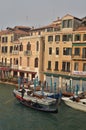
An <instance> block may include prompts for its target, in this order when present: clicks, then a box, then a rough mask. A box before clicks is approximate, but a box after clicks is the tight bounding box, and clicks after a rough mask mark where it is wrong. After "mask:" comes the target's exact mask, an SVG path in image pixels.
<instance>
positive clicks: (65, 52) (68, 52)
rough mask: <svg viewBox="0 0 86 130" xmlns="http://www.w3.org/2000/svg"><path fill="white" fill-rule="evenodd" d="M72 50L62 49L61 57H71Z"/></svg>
mask: <svg viewBox="0 0 86 130" xmlns="http://www.w3.org/2000/svg"><path fill="white" fill-rule="evenodd" d="M71 54H72V48H63V55H71Z"/></svg>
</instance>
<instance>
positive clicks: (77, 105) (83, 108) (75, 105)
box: [62, 97, 86, 112]
mask: <svg viewBox="0 0 86 130" xmlns="http://www.w3.org/2000/svg"><path fill="white" fill-rule="evenodd" d="M62 100H63V101H64V102H65V104H66V105H68V106H69V107H71V108H74V109H76V110H80V111H84V112H86V104H85V103H83V102H76V101H72V100H70V99H69V98H67V97H63V98H62Z"/></svg>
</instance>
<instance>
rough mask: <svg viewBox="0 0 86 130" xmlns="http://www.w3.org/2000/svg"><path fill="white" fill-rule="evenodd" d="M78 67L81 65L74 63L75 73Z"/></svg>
mask: <svg viewBox="0 0 86 130" xmlns="http://www.w3.org/2000/svg"><path fill="white" fill-rule="evenodd" d="M78 66H79V65H78V62H75V63H74V70H75V71H78Z"/></svg>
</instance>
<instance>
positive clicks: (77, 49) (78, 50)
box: [74, 48, 80, 56]
mask: <svg viewBox="0 0 86 130" xmlns="http://www.w3.org/2000/svg"><path fill="white" fill-rule="evenodd" d="M74 55H76V56H79V55H80V48H75V50H74Z"/></svg>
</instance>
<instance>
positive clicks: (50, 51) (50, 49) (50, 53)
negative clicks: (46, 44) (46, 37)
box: [49, 47, 52, 55]
mask: <svg viewBox="0 0 86 130" xmlns="http://www.w3.org/2000/svg"><path fill="white" fill-rule="evenodd" d="M49 55H52V47H50V48H49Z"/></svg>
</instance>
